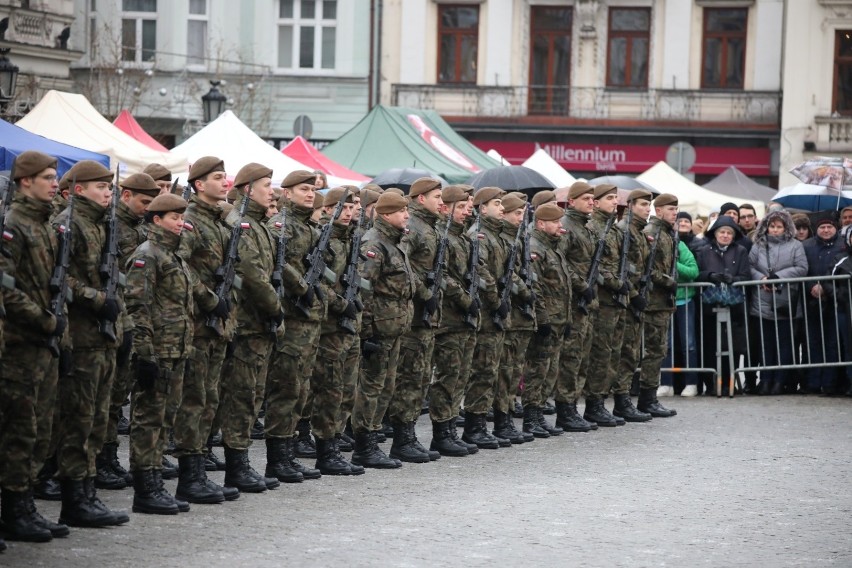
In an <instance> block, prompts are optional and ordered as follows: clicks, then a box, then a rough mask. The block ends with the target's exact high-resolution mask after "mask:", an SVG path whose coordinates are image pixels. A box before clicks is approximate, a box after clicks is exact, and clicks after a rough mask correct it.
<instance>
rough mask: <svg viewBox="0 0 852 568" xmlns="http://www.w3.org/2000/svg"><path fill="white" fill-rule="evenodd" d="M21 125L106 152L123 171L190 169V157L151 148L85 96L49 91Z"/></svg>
mask: <svg viewBox="0 0 852 568" xmlns="http://www.w3.org/2000/svg"><path fill="white" fill-rule="evenodd" d="M17 125H18V126H20V127H21V128H24V129H25V130H29V131H30V132H33V133H35V134H40V135H42V136H44V137H46V138H50V139H51V140H56V141H58V142H62V143H64V144H71V145H73V146H76V147H77V148H83V149H84V150H91V151H92V152H98V153H99V154H106V155H108V156H109V157H110V161H111V164H112V168H115V166H116V164H120V165H121V169H122V174H124V173H136V172H140V171H142V170H143V169H144V168H145V166H147V165H148V164H151V163H153V162H156V163H159V164H162V165H164V166H165V167H167V168H169V169H170V170H172V172H173V173H178V172H186V171H187V169H188V163H187V159H186V156H183V155H182V154H180V153H175V152H158V151H156V150H153V149H151V148H149V147H148V146H146V145H145V144H143V143H141V142H139V141H138V140H136V139H135V138H133V137H132V136H130V135H129V134H127V133H125V132H123V131H122V130H121V129H119V128H118V127H116V126H115V125H114V124H113V123H111V122H110V121H109V120H107V119H106V118H104V117H103V116H102V115H101V114H100V113H99V112H98V111H97V109H95V107H93V106H92V103H90V102H89V100H88V99H87V98H86V97H84V96H83V95H75V94H72V93H64V92H61V91H48V92H47V94H46V95H45V96H44V98H42V99H41V101H39V103H38V104H37V105H36V106H35V108H33V109H32V110H31V111H30V112H29V113H28V114H27V115H26V116H25V117H24V118H22V119H21V120H19V121H18V122H17Z"/></svg>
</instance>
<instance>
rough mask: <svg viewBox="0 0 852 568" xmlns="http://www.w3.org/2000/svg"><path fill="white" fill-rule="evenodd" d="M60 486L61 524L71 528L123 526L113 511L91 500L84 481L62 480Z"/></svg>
mask: <svg viewBox="0 0 852 568" xmlns="http://www.w3.org/2000/svg"><path fill="white" fill-rule="evenodd" d="M59 485H60V488H61V491H62V510H61V511H60V512H59V522H60V523H62V524H64V525H68V526H71V527H111V526H115V525H118V524H121V523H119V522H117V521H118V519H117V518H116V515H115V514H114V513H113V512H112V511H110V510H109V509H107V508H106V507H102V506H101V504H100V503H99V502H98V503H93V502H91V501H90V500H89V496H88V494H87V492H86V484H85V482H84V481H83V480H82V479H62V480H60V482H59ZM98 501H100V500H98Z"/></svg>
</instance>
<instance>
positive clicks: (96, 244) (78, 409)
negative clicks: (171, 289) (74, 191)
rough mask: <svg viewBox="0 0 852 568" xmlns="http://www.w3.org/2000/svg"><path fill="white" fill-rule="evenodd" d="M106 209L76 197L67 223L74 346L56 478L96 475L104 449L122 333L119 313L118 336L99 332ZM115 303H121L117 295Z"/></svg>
mask: <svg viewBox="0 0 852 568" xmlns="http://www.w3.org/2000/svg"><path fill="white" fill-rule="evenodd" d="M105 213H106V209H105V208H104V207H102V206H100V205H98V204H97V203H95V202H94V201H92V200H90V199H88V198H86V197H83V196H78V197H75V198H74V220H73V222H72V223H71V231H72V234H71V239H72V245H73V246H72V250H71V266H70V267H69V270H68V283H69V287H70V289H71V293H72V295H73V298H74V301H73V302H72V303H71V305H70V307H69V309H68V319H69V322H70V326H69V329H70V336H71V341H72V342H73V344H74V362H73V369H72V371H71V373H70V375H69V377H68V378H67V380H63V381H61V382H60V383H59V416H60V422H61V427H60V438H59V447H58V460H59V477H60V478H62V479H73V480H81V479H85V478H87V477H94V476H95V474H96V467H95V457H96V456H97V454H98V452H99V451H100V450H101V448H102V447H103V444H104V441H105V438H106V430H107V423H108V421H109V402H110V392H111V391H112V382H113V379H114V377H115V362H116V349H117V347H118V345H119V342H120V341H121V338H122V336H123V331H124V329H123V321H122V317H121V315H119V318H118V321H117V322H116V325H115V336H116V340H115V341H113V340H111V339H109V338H107V337H106V336H104V335H102V334H101V333H100V331H99V330H98V324H99V322H100V321H101V317H100V315H99V311H100V310H101V309H102V308H103V306H104V302H105V300H106V297H105V294H104V292H103V291H102V289H103V287H104V285H105V282H104V281H103V280H102V279H101V275H100V272H99V268H100V265H101V251H102V249H103V247H104V244H105V241H106V226H105V225H104V214H105ZM52 223H53V226H54V227H58V226H60V225H66V224H67V223H68V209H66V210H65V211H63V212H62V213H60V214H59V215H57V216H56V217H54V218H53V221H52ZM118 300H119V307H120V308H121V309H122V311H123V302H122V301H121V298H120V295H119V298H118Z"/></svg>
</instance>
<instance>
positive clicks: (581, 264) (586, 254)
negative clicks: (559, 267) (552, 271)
mask: <svg viewBox="0 0 852 568" xmlns="http://www.w3.org/2000/svg"><path fill="white" fill-rule="evenodd" d="M588 223H589V216H588V215H585V214H584V213H580V212H579V211H577V210H576V209H573V208H571V209H568V210H566V211H565V215H563V216H562V227H563V228H564V229H565V234H564V235H562V239H561V240H560V241H559V249H560V250H561V251H562V256H564V257H565V260H567V261H568V265H569V266H570V267H571V291H572V292H573V295H574V297H575V298H579V297H580V294H582V293H583V292H585V291H586V290H587V289H588V288H589V285H588V282H587V281H586V279H587V278H588V276H589V267H590V266H591V265H592V257H593V256H594V255H595V245H596V244H597V237H596V236H595V233H594V231H593V230H592V228H591V227H589V226H588ZM596 286H597V284H596V283H592V287H596ZM576 306H577V303H576V302H574V305H573V307H574V308H576ZM588 307H589V309H596V308H597V307H598V301H597V299H595V300H592V303H591V304H589V306H588Z"/></svg>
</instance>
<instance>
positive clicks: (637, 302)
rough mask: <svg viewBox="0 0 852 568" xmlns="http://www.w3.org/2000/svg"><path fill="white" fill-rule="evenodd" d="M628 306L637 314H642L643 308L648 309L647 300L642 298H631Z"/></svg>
mask: <svg viewBox="0 0 852 568" xmlns="http://www.w3.org/2000/svg"><path fill="white" fill-rule="evenodd" d="M630 306H631V307H632V308H633V309H634V310H636V311H637V312H644V311H645V308H647V307H648V300H646V299H645V298H643V297H642V296H633V297H632V298H631V299H630Z"/></svg>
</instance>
